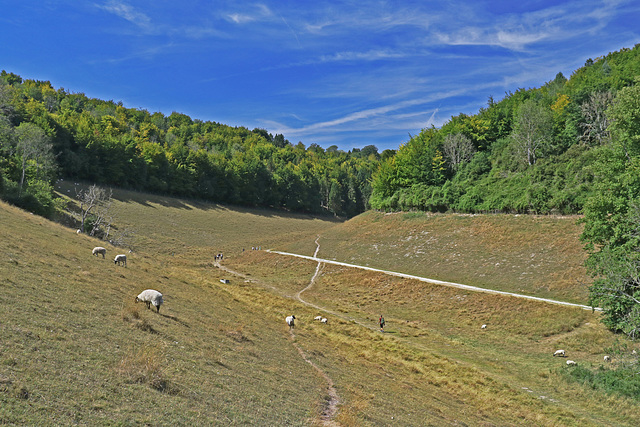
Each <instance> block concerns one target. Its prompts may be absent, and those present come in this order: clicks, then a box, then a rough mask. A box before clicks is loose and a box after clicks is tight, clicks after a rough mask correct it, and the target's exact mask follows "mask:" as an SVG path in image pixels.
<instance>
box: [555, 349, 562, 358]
mask: <svg viewBox="0 0 640 427" xmlns="http://www.w3.org/2000/svg"><path fill="white" fill-rule="evenodd" d="M556 356H560V357H564V350H556V352H555V353H553V357H556Z"/></svg>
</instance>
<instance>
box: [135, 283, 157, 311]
mask: <svg viewBox="0 0 640 427" xmlns="http://www.w3.org/2000/svg"><path fill="white" fill-rule="evenodd" d="M138 302H143V303H145V304H147V308H149V309H150V308H151V304H153V306H154V307H155V308H156V310H157V312H158V313H159V312H160V306H161V305H162V303H163V302H164V300H163V298H162V294H161V293H160V292H158V291H155V290H153V289H147V290H146V291H142V292H140V295H138V296H137V297H136V303H138Z"/></svg>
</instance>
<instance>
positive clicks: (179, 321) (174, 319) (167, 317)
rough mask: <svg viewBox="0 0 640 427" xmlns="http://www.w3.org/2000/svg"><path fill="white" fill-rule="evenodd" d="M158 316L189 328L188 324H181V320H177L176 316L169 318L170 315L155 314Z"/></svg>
mask: <svg viewBox="0 0 640 427" xmlns="http://www.w3.org/2000/svg"><path fill="white" fill-rule="evenodd" d="M156 314H158V315H159V316H162V317H164V318H165V319H169V320H173V321H174V322H176V323H179V324H181V325H182V326H186V327H187V328H190V327H191V326H189V324H188V323H186V322H183V321H182V320H180V319H178V318H177V317H176V316H171V315H170V314H160V313H156Z"/></svg>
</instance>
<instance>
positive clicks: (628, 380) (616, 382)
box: [563, 365, 640, 400]
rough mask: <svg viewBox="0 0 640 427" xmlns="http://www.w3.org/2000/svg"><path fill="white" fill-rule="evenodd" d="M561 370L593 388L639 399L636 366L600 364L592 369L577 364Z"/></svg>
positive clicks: (639, 389)
mask: <svg viewBox="0 0 640 427" xmlns="http://www.w3.org/2000/svg"><path fill="white" fill-rule="evenodd" d="M563 372H564V373H565V375H566V376H567V377H569V378H571V379H572V380H573V381H576V382H579V383H581V384H584V385H586V386H587V387H590V388H592V389H594V390H599V391H604V392H606V393H615V394H619V395H621V396H625V397H630V398H632V399H635V400H640V375H639V374H638V367H637V366H636V367H633V368H632V367H621V368H618V369H611V368H608V367H604V366H602V365H601V366H598V367H597V368H595V369H593V368H591V367H586V366H582V365H578V366H574V367H567V368H566V369H563Z"/></svg>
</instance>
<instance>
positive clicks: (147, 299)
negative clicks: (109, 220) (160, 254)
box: [92, 246, 164, 313]
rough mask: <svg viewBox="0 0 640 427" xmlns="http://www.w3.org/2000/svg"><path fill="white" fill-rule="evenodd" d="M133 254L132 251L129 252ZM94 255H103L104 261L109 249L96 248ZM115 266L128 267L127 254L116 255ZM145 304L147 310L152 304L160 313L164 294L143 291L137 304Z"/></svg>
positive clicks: (150, 290)
mask: <svg viewBox="0 0 640 427" xmlns="http://www.w3.org/2000/svg"><path fill="white" fill-rule="evenodd" d="M129 252H131V251H129ZM92 253H93V255H95V256H96V257H97V256H98V255H102V259H104V258H105V255H106V254H107V249H106V248H103V247H102V246H96V247H95V248H93V251H92ZM113 263H114V264H117V265H123V266H124V267H126V266H127V256H126V255H125V254H120V255H116V257H115V258H114V260H113ZM139 302H143V303H145V304H147V308H148V309H150V308H151V304H153V306H154V307H155V308H156V312H157V313H160V306H161V305H162V304H163V303H164V299H163V298H162V294H161V293H160V292H158V291H156V290H154V289H147V290H145V291H142V292H141V293H140V295H138V296H137V297H136V303H139Z"/></svg>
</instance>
